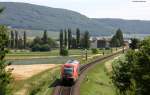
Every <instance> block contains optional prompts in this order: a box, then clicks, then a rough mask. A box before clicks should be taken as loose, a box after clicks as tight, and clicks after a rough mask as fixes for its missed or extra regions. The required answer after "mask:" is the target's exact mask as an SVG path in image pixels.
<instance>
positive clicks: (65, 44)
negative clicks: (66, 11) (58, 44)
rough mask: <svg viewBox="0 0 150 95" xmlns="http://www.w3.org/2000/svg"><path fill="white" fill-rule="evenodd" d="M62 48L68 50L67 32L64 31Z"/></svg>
mask: <svg viewBox="0 0 150 95" xmlns="http://www.w3.org/2000/svg"><path fill="white" fill-rule="evenodd" d="M64 46H65V47H66V48H68V39H67V31H66V29H65V30H64Z"/></svg>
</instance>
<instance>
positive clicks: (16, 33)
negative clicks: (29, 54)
mask: <svg viewBox="0 0 150 95" xmlns="http://www.w3.org/2000/svg"><path fill="white" fill-rule="evenodd" d="M15 48H16V49H17V48H18V31H15Z"/></svg>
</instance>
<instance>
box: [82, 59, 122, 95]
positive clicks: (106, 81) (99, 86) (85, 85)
mask: <svg viewBox="0 0 150 95" xmlns="http://www.w3.org/2000/svg"><path fill="white" fill-rule="evenodd" d="M117 58H119V57H115V58H114V59H112V60H110V61H107V62H105V63H102V64H97V65H96V66H95V68H92V69H91V70H90V71H89V72H88V73H87V74H86V77H85V79H84V81H83V82H82V84H81V88H80V94H81V95H116V92H115V89H114V86H113V85H112V83H111V79H110V77H111V76H110V72H111V70H112V67H111V64H112V62H113V61H114V60H115V59H117ZM89 86H90V87H89Z"/></svg>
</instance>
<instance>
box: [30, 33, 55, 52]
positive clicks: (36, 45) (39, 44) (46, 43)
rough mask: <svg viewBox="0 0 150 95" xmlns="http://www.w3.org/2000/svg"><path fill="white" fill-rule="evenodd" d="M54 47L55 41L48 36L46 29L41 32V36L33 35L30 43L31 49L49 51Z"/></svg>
mask: <svg viewBox="0 0 150 95" xmlns="http://www.w3.org/2000/svg"><path fill="white" fill-rule="evenodd" d="M56 47H57V43H56V41H54V40H53V39H51V38H50V37H48V34H47V30H45V31H44V32H43V37H35V38H34V39H33V41H32V42H31V44H30V48H31V49H32V51H50V50H51V49H52V48H56Z"/></svg>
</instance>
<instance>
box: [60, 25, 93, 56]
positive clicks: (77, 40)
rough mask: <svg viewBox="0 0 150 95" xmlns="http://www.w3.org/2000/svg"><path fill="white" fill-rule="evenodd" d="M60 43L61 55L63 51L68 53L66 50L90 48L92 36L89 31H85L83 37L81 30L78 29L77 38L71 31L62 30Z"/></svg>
mask: <svg viewBox="0 0 150 95" xmlns="http://www.w3.org/2000/svg"><path fill="white" fill-rule="evenodd" d="M59 42H60V54H62V51H64V50H65V51H66V49H79V48H85V49H88V48H89V47H90V35H89V32H88V31H85V32H84V34H83V35H81V33H80V29H79V28H77V29H76V35H75V36H74V35H73V34H72V31H71V29H68V30H66V29H64V30H63V29H61V30H60V36H59Z"/></svg>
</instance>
